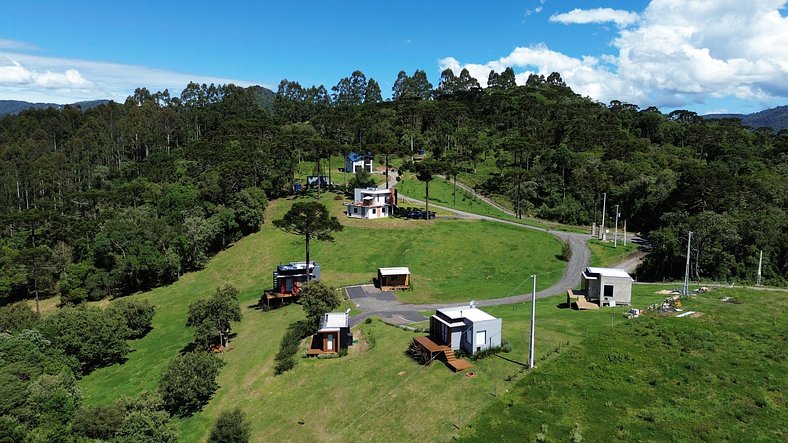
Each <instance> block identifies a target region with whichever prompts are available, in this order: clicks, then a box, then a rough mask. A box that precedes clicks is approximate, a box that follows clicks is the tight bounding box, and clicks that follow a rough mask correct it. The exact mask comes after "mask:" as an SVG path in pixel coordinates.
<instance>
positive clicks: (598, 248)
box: [587, 239, 638, 267]
mask: <svg viewBox="0 0 788 443" xmlns="http://www.w3.org/2000/svg"><path fill="white" fill-rule="evenodd" d="M587 245H588V249H590V250H591V260H589V264H588V265H589V266H601V267H606V266H613V265H615V264H616V263H620V262H622V261H624V260H625V259H626V258H627V257H628V256H629V255H631V254H633V253H635V252H637V250H638V245H636V244H635V243H632V242H627V244H626V245H624V244H623V241H622V240H621V239H619V240H618V245H617V246H616V247H613V242H612V241H609V242H607V243H602V242H601V241H599V240H596V239H594V240H589V241H588V243H587Z"/></svg>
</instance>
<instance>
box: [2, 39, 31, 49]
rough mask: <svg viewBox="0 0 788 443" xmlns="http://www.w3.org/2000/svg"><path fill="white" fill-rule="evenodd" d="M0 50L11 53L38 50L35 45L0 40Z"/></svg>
mask: <svg viewBox="0 0 788 443" xmlns="http://www.w3.org/2000/svg"><path fill="white" fill-rule="evenodd" d="M0 49H10V50H12V51H35V50H37V49H38V48H37V47H36V46H35V45H31V44H30V43H25V42H20V41H16V40H9V39H6V38H0Z"/></svg>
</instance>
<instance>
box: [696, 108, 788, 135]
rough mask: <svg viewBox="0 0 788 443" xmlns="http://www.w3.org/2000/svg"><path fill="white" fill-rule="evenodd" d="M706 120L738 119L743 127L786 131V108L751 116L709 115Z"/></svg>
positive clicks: (787, 124) (755, 113) (787, 112)
mask: <svg viewBox="0 0 788 443" xmlns="http://www.w3.org/2000/svg"><path fill="white" fill-rule="evenodd" d="M703 118H706V119H723V118H738V119H740V120H741V122H742V124H743V125H745V126H750V127H752V128H764V127H765V128H772V129H773V130H775V131H779V130H781V129H788V106H778V107H776V108H771V109H766V110H763V111H760V112H754V113H752V114H709V115H704V116H703Z"/></svg>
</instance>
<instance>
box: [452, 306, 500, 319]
mask: <svg viewBox="0 0 788 443" xmlns="http://www.w3.org/2000/svg"><path fill="white" fill-rule="evenodd" d="M438 312H440V313H441V314H443V315H445V316H446V317H449V318H450V319H452V320H460V319H463V318H466V319H468V320H470V321H473V322H476V321H484V320H495V317H493V316H492V315H490V314H488V313H486V312H484V311H482V310H481V309H478V308H472V307H470V306H457V307H454V308H443V309H438Z"/></svg>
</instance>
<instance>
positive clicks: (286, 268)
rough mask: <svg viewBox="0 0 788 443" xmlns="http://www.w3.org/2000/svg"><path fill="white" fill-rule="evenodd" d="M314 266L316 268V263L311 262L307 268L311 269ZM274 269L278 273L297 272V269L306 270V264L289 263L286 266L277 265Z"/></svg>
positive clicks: (299, 262)
mask: <svg viewBox="0 0 788 443" xmlns="http://www.w3.org/2000/svg"><path fill="white" fill-rule="evenodd" d="M315 266H317V262H315V261H312V262H311V264H310V265H309V268H310V269H313V268H314V267H315ZM276 268H277V269H278V270H279V271H295V270H299V269H300V270H306V262H302V261H294V262H290V263H287V264H284V265H279V266H277V267H276Z"/></svg>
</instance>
